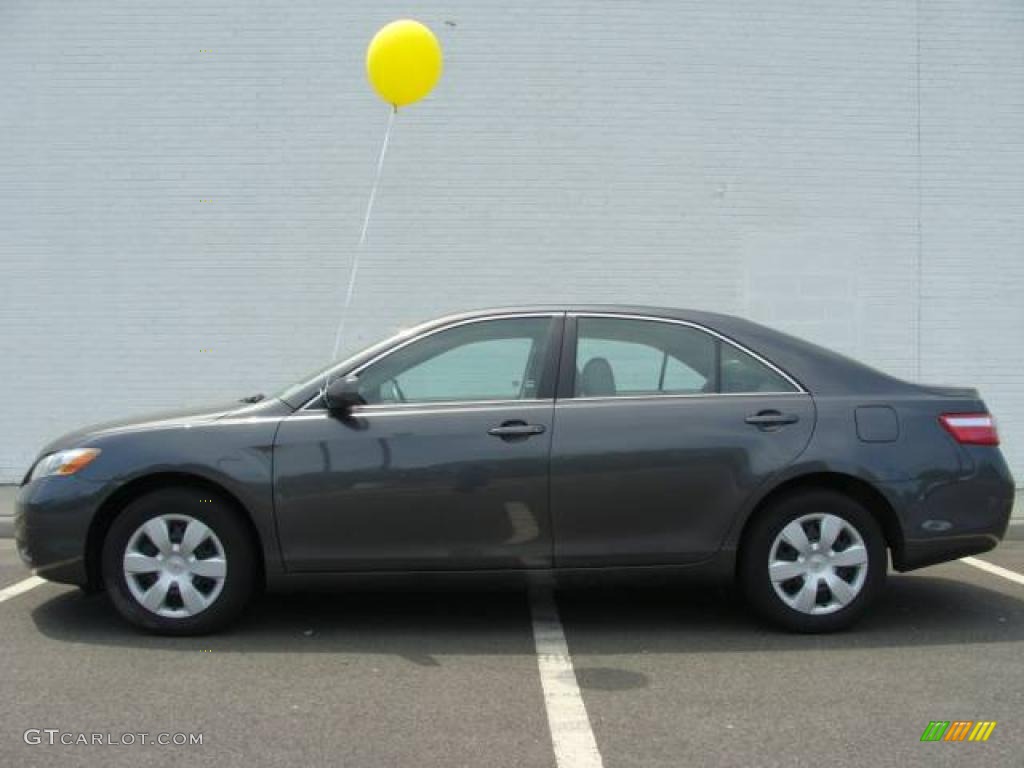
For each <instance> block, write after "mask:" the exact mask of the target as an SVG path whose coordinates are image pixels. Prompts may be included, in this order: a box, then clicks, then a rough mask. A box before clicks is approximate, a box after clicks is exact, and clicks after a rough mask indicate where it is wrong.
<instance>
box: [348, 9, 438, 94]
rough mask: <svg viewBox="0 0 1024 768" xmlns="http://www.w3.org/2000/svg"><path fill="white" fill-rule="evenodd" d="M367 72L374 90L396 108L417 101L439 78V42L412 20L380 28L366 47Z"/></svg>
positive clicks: (427, 29) (394, 22)
mask: <svg viewBox="0 0 1024 768" xmlns="http://www.w3.org/2000/svg"><path fill="white" fill-rule="evenodd" d="M366 75H367V77H369V78H370V84H371V85H373V88H374V90H376V91H377V93H378V94H379V95H380V97H381V98H382V99H384V101H386V102H387V103H388V104H393V105H394V106H395V107H396V108H398V107H404V106H405V105H406V104H412V103H413V102H414V101H419V100H420V99H422V98H423V97H424V96H426V95H427V94H428V93H430V91H431V90H433V88H434V86H435V85H437V81H438V80H439V79H440V78H441V44H440V43H438V42H437V38H436V37H434V33H433V32H431V31H430V29H429V28H427V27H426V26H424V25H423V24H420V23H419V22H418V21H413V20H412V19H402V20H401V21H393V22H391V23H390V24H388V25H386V26H384V27H381V29H380V31H379V32H378V33H377V34H376V35H374V36H373V40H371V41H370V47H369V48H367V49H366Z"/></svg>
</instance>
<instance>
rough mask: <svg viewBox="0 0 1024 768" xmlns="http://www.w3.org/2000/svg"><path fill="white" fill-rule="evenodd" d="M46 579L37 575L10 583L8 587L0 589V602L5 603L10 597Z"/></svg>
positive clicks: (43, 582)
mask: <svg viewBox="0 0 1024 768" xmlns="http://www.w3.org/2000/svg"><path fill="white" fill-rule="evenodd" d="M45 583H46V579H41V578H39V577H38V576H29V577H28V578H27V579H24V580H22V581H19V582H17V583H16V584H11V586H9V587H4V588H3V589H0V603H6V602H7V601H8V600H10V599H11V598H12V597H17V596H18V595H20V594H22V593H23V592H28V591H29V590H30V589H35V588H36V587H38V586H39V585H40V584H45Z"/></svg>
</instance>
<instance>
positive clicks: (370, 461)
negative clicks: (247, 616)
mask: <svg viewBox="0 0 1024 768" xmlns="http://www.w3.org/2000/svg"><path fill="white" fill-rule="evenodd" d="M561 327H562V316H561V315H553V314H529V315H515V316H506V317H501V318H492V319H481V320H473V321H468V322H460V323H458V324H456V325H453V326H448V327H445V328H442V329H440V330H434V331H431V332H429V333H428V334H426V335H424V336H422V337H419V338H416V339H413V340H411V341H406V342H404V343H402V344H400V345H398V346H397V347H395V348H393V349H391V350H389V351H387V352H385V353H383V355H382V356H380V357H379V358H377V359H376V360H374V361H371V362H370V363H368V364H367V365H365V366H364V367H363V368H362V369H361V370H359V371H358V372H357V375H358V378H359V391H360V394H361V395H362V397H363V399H364V400H365V401H366V405H364V406H357V407H356V408H354V409H353V411H352V412H351V414H350V415H349V416H347V417H345V418H339V417H337V416H334V415H331V414H329V413H328V412H327V411H326V410H324V409H323V408H322V407H321V406H320V404H319V403H317V402H314V403H312V404H311V405H310V406H309V407H307V408H305V409H302V410H299V411H297V412H296V413H295V414H293V415H292V416H291V417H289V418H288V419H286V420H285V421H284V422H283V423H282V425H281V428H280V429H279V431H278V435H277V440H276V443H275V448H274V493H275V504H276V512H277V520H278V529H279V534H280V539H281V546H282V550H283V554H284V559H285V563H286V566H287V568H288V569H289V570H293V571H373V570H376V571H392V570H403V571H404V570H466V569H488V568H530V567H547V566H550V564H551V552H552V541H551V523H550V516H549V508H548V479H549V478H548V463H549V457H550V448H551V439H552V431H553V430H552V427H553V424H552V415H553V401H552V398H553V394H554V376H555V370H556V364H557V349H558V346H559V343H558V342H559V339H560V334H561Z"/></svg>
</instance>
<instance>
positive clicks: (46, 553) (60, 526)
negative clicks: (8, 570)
mask: <svg viewBox="0 0 1024 768" xmlns="http://www.w3.org/2000/svg"><path fill="white" fill-rule="evenodd" d="M99 488H100V486H99V485H98V484H94V483H89V482H88V481H85V480H82V479H80V478H76V477H74V476H70V477H46V478H42V479H40V480H35V481H33V482H31V483H28V484H27V485H23V486H22V487H21V488H20V489H19V490H18V495H17V498H16V499H15V502H14V539H15V544H16V546H17V548H18V555H19V556H20V557H21V559H22V561H23V562H24V563H25V565H27V566H28V567H29V568H31V569H32V572H33V573H34V574H36V575H37V576H40V577H42V578H44V579H48V580H50V581H57V582H60V583H63V584H76V585H78V586H83V587H84V586H87V585H88V581H89V577H88V573H87V570H86V564H85V552H86V539H87V537H88V534H89V526H90V524H91V522H92V519H93V515H94V513H95V510H96V503H97V500H98V493H99Z"/></svg>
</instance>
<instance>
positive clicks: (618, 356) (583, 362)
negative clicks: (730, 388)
mask: <svg viewBox="0 0 1024 768" xmlns="http://www.w3.org/2000/svg"><path fill="white" fill-rule="evenodd" d="M577 328H578V332H577V342H576V397H614V396H617V395H658V394H697V393H702V392H714V391H715V345H716V343H717V342H716V340H715V339H714V337H712V336H709V335H708V334H706V333H704V332H702V331H698V330H696V329H694V328H689V327H687V326H685V325H675V324H670V323H659V322H656V321H653V320H630V319H618V318H605V317H581V318H579V320H578V321H577Z"/></svg>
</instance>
